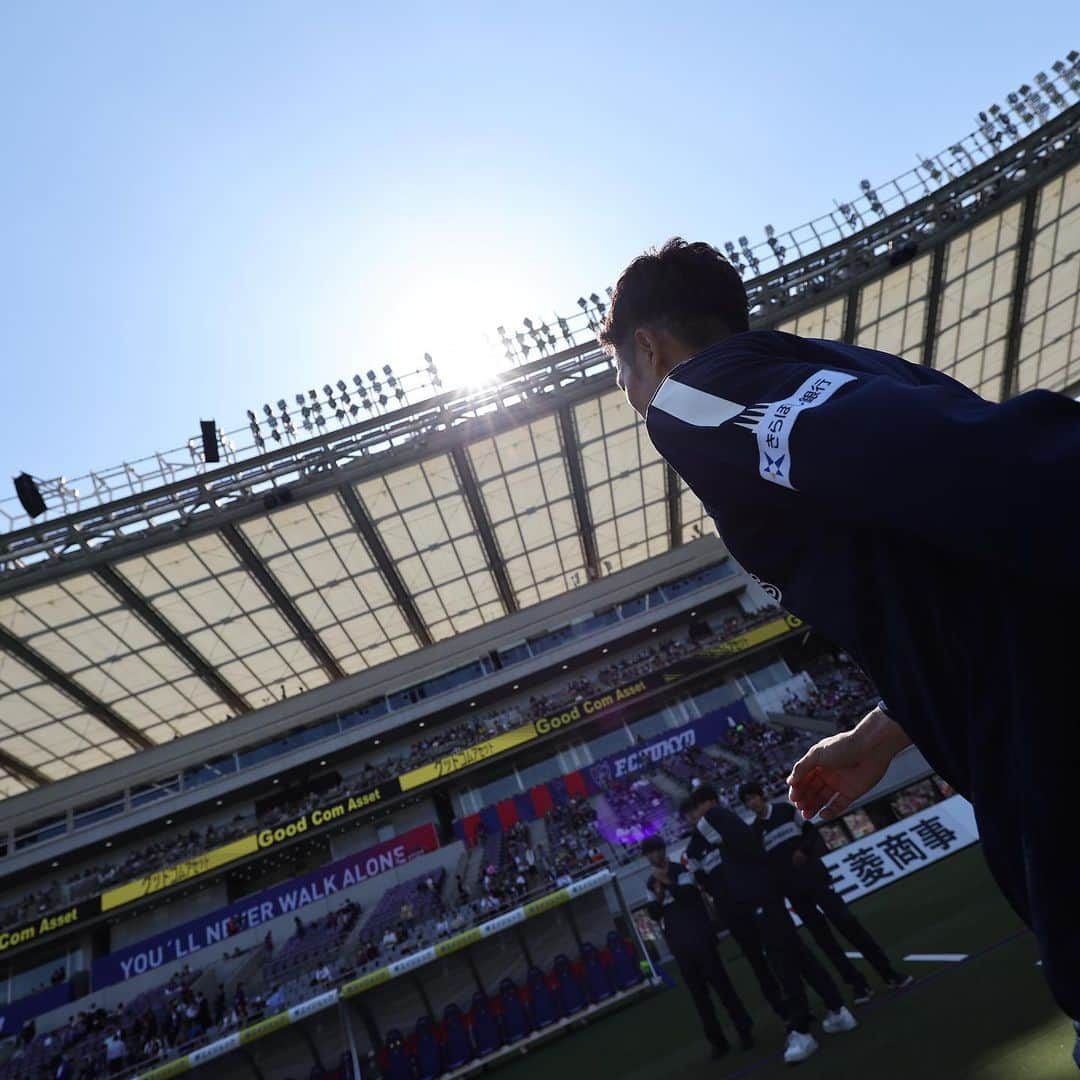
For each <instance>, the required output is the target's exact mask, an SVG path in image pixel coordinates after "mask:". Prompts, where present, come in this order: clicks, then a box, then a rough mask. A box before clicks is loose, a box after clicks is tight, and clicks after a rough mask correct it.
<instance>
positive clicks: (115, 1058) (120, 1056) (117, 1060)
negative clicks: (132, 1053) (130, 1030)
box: [105, 1030, 127, 1076]
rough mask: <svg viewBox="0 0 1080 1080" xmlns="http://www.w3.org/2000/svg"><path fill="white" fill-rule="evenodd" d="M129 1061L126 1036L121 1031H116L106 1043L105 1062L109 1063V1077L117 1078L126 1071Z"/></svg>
mask: <svg viewBox="0 0 1080 1080" xmlns="http://www.w3.org/2000/svg"><path fill="white" fill-rule="evenodd" d="M126 1059H127V1047H126V1046H125V1045H124V1036H123V1035H122V1034H121V1032H120V1031H119V1030H117V1031H114V1032H113V1033H112V1034H111V1035H110V1036H109V1038H108V1039H107V1040H106V1041H105V1060H106V1062H107V1063H108V1067H109V1075H110V1076H117V1075H119V1074H120V1073H122V1072H123V1071H124V1065H125V1061H126Z"/></svg>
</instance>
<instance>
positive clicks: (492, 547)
mask: <svg viewBox="0 0 1080 1080" xmlns="http://www.w3.org/2000/svg"><path fill="white" fill-rule="evenodd" d="M450 456H451V457H452V458H453V459H454V467H455V468H456V469H457V474H458V479H459V480H460V481H461V489H462V491H464V492H465V498H466V500H467V501H468V503H469V509H470V510H471V511H472V516H473V521H474V522H475V523H476V531H477V532H478V533H479V534H480V543H481V544H483V545H484V554H485V555H486V556H487V561H488V566H489V567H490V568H491V575H492V577H493V578H494V579H495V588H496V589H498V590H499V596H500V598H501V599H502V602H503V607H504V608H506V613H507V615H511V614H513V613H514V612H515V611H517V610H518V602H517V597H516V596H515V595H514V590H513V588H512V587H511V585H510V578H509V576H508V575H507V573H506V563H505V562H504V561H503V557H502V552H501V551H500V550H499V545H498V543H497V542H496V540H495V532H494V530H493V529H492V528H491V520H490V519H489V518H488V514H487V507H486V506H484V500H483V499H482V498H481V497H480V487H479V485H478V484H477V482H476V474H475V473H474V472H473V468H472V463H471V462H470V461H469V454H468V451H466V449H465V447H464V446H462V445H461V444H460V443H459V444H458V445H457V446H455V447H454V449H453V450H451V451H450Z"/></svg>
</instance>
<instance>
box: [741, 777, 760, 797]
mask: <svg viewBox="0 0 1080 1080" xmlns="http://www.w3.org/2000/svg"><path fill="white" fill-rule="evenodd" d="M747 795H760V796H761V797H762V798H763V799H764V798H765V789H764V788H763V787H762V786H761V785H760V784H759V783H758V782H757V781H756V780H747V781H746V783H745V784H740V785H739V802H746V796H747Z"/></svg>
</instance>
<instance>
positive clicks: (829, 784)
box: [788, 708, 911, 821]
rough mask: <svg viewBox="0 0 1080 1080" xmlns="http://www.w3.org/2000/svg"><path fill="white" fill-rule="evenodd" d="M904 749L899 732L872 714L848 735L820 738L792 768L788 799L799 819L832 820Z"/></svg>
mask: <svg viewBox="0 0 1080 1080" xmlns="http://www.w3.org/2000/svg"><path fill="white" fill-rule="evenodd" d="M910 745H911V739H909V738H908V737H907V735H906V734H905V733H904V730H903V728H901V727H900V725H899V724H898V723H897V722H896V721H895V720H893V719H892V717H890V716H887V715H886V714H885V713H884V712H883V711H882V710H881V709H880V708H877V709H874V710H873V712H871V713H870V714H869V715H867V716H866V717H864V718H863V719H862V720H861V721H859V723H858V725H857V726H856V727H855V728H854V729H853V730H851V731H845V732H842V733H840V734H839V735H830V736H829V737H828V738H826V739H822V740H821V742H819V743H817V744H816V745H814V746H812V747H811V748H810V749H809V750H808V751H807V752H806V753H805V754H804V755H803V756H802V757H801V758H800V759H799V760H798V761H797V762H796V763H795V767H794V768H793V769H792V770H791V775H790V776H789V777H788V797H789V798H790V799H791V801H792V802H793V803H794V804H795V805H796V806H797V807H798V809H799V812H800V813H801V814H802V815H803V816H804V817H808V818H812V817H814V816H816V815H817V814H819V813H820V814H821V816H822V818H823V819H824V820H826V821H827V820H830V819H831V818H835V817H838V816H839V815H840V814H842V813H843V812H844V811H845V810H846V809H847V808H848V807H849V806H850V805H851V804H852V803H853V802H854V801H855V800H856V799H859V798H861V797H862V796H863V795H865V794H866V793H867V792H868V791H869V790H870V789H871V788H872V787H873V786H874V785H875V784H876V783H878V781H879V780H880V779H881V778H882V777H883V776H884V775H885V772H886V770H887V769H888V768H889V764H890V762H891V761H892V759H893V758H894V757H896V755H897V754H898V753H900V751H901V750H903V749H905V748H906V747H908V746H910Z"/></svg>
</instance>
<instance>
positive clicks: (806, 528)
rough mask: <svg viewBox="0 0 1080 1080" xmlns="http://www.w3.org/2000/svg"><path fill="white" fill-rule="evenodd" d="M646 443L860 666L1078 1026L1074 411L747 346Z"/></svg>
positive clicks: (706, 362) (700, 379)
mask: <svg viewBox="0 0 1080 1080" xmlns="http://www.w3.org/2000/svg"><path fill="white" fill-rule="evenodd" d="M647 425H648V431H649V435H650V437H651V438H652V441H653V443H654V445H655V446H656V448H657V450H658V451H659V452H660V453H661V454H662V455H663V456H664V457H665V458H666V459H667V460H668V462H669V463H670V464H671V465H672V466H673V467H674V468H675V470H676V471H677V472H678V473H679V474H680V475H681V476H682V477H683V478H684V479H685V480H686V482H687V483H688V484H689V485H690V487H691V488H692V489H693V491H694V492H695V494H696V495H697V496H698V497H699V498H700V499H701V501H702V502H703V503H704V505H705V507H706V509H707V511H708V512H709V513H710V514H711V515H712V517H713V519H714V520H715V522H716V526H717V529H718V531H719V532H720V535H721V537H722V538H723V540H724V541H725V543H726V544H727V546H728V548H729V550H730V551H731V553H732V555H734V557H735V558H736V559H737V560H738V561H739V562H740V563H742V565H743V566H744V567H746V569H747V570H749V571H750V572H752V573H753V574H755V575H757V576H758V577H759V578H760V579H761V580H762V581H763V582H765V583H768V584H771V585H773V586H774V587H775V588H776V589H777V590H778V591H779V594H780V597H781V601H780V602H781V603H782V604H783V606H784V607H785V608H787V609H788V610H789V611H791V612H793V613H794V614H796V615H798V616H799V617H801V618H803V619H805V620H807V621H808V622H810V623H812V624H813V625H814V627H815V628H817V629H818V630H819V631H820V632H822V633H823V634H824V635H825V636H826V637H828V638H830V639H831V640H832V641H833V642H835V643H836V644H837V645H839V646H842V647H843V648H844V649H846V650H847V651H848V652H849V653H850V654H851V655H852V656H853V657H854V658H855V660H856V661H857V662H858V663H859V664H861V665H862V667H863V668H864V669H865V671H866V672H867V674H868V675H869V676H870V677H871V678H872V679H873V680H874V682H875V683H876V684H877V687H878V689H879V691H880V692H881V693H882V696H883V697H884V699H885V701H886V703H887V706H888V708H889V711H890V712H891V713H892V714H893V715H894V716H895V718H896V720H897V721H898V722H899V723H900V725H901V726H902V727H903V728H904V730H905V731H906V732H907V733H908V735H910V736H911V738H912V739H913V740H914V741H915V743H916V744H917V745H918V747H919V748H920V750H922V752H923V753H924V754H925V755H926V758H927V760H928V761H929V762H930V763H931V765H932V766H933V767H934V768H935V769H936V770H937V771H938V772H939V773H940V774H941V775H942V776H944V777H945V778H946V779H947V780H948V781H949V782H950V783H951V784H952V785H953V786H954V787H955V788H956V789H957V790H958V791H960V792H961V793H963V794H965V795H966V796H968V798H970V799H971V800H972V802H973V803H974V805H975V809H976V814H977V818H978V822H979V827H980V833H981V835H982V838H983V844H984V850H985V853H986V856H987V859H988V861H989V863H990V865H991V869H992V870H993V872H994V874H995V877H996V878H997V880H998V882H999V884H1000V885H1001V887H1002V889H1003V891H1005V893H1006V894H1007V896H1008V897H1009V899H1010V900H1011V901H1012V903H1013V904H1014V906H1015V907H1016V908H1017V910H1018V911H1019V912H1020V913H1021V915H1022V916H1023V917H1024V918H1025V919H1027V920H1028V922H1029V923H1030V924H1031V925H1032V926H1033V928H1034V929H1035V931H1036V933H1037V935H1038V937H1039V939H1040V943H1041V945H1042V948H1043V963H1044V969H1046V973H1047V975H1048V977H1049V978H1050V982H1051V986H1052V987H1053V989H1054V990H1055V993H1056V995H1057V997H1058V1000H1059V1002H1060V1003H1061V1004H1062V1006H1063V1008H1065V1009H1066V1011H1067V1012H1071V1014H1072V1015H1073V1016H1078V1015H1080V935H1078V933H1077V931H1076V929H1075V926H1076V920H1075V912H1074V911H1071V910H1070V908H1071V907H1072V901H1071V900H1070V897H1072V896H1074V895H1075V894H1074V892H1073V889H1072V888H1071V887H1068V888H1067V887H1066V885H1065V883H1066V881H1067V880H1068V876H1069V875H1070V874H1071V870H1069V869H1068V867H1069V862H1070V860H1069V859H1068V858H1067V857H1063V852H1064V850H1065V848H1063V847H1062V846H1061V843H1062V839H1063V838H1062V837H1060V836H1058V835H1057V830H1056V826H1055V822H1071V820H1072V819H1073V818H1074V816H1075V814H1074V811H1073V808H1072V807H1071V806H1070V804H1069V801H1068V799H1067V797H1066V796H1067V795H1068V793H1069V792H1070V791H1071V790H1072V787H1073V784H1072V782H1071V773H1072V772H1073V771H1074V769H1075V765H1076V763H1077V762H1078V761H1080V735H1078V731H1080V725H1078V724H1077V721H1076V720H1075V718H1074V716H1073V709H1072V698H1073V697H1074V695H1073V692H1072V681H1073V680H1072V668H1073V666H1074V665H1075V659H1074V658H1073V656H1072V653H1073V652H1074V649H1073V642H1074V640H1075V638H1076V633H1075V630H1073V626H1074V624H1075V621H1076V618H1077V611H1078V609H1080V558H1078V557H1077V556H1078V554H1080V549H1078V545H1077V540H1078V539H1080V530H1078V528H1077V526H1078V525H1080V502H1078V500H1077V498H1076V494H1077V487H1078V480H1080V404H1077V403H1076V402H1074V401H1072V400H1070V399H1068V398H1066V397H1063V396H1060V395H1057V394H1052V393H1049V392H1047V391H1032V392H1031V393H1027V394H1023V395H1021V396H1019V397H1016V398H1012V399H1010V400H1008V401H1006V402H1004V403H1002V404H994V403H991V402H987V401H985V400H983V399H982V398H980V397H979V396H978V395H976V394H975V393H973V392H972V391H971V390H969V389H967V388H966V387H964V386H963V385H961V384H960V383H958V382H955V381H954V380H952V379H950V378H949V377H948V376H946V375H944V374H942V373H940V372H937V371H933V370H930V369H927V368H922V367H917V366H915V365H913V364H909V363H907V362H905V361H904V360H901V359H899V358H898V357H895V356H890V355H888V354H886V353H880V352H875V351H872V350H869V349H862V348H858V347H856V346H851V345H843V344H840V343H838V342H831V341H818V340H809V339H805V338H798V337H795V336H793V335H790V334H783V333H779V332H775V331H751V332H749V333H743V334H737V335H734V336H733V337H730V338H728V339H726V340H725V341H723V342H721V343H719V344H717V345H714V346H712V347H710V348H709V349H706V350H705V351H703V352H702V353H700V354H698V355H697V356H695V357H693V358H692V359H690V360H688V361H687V362H686V363H684V364H682V365H680V366H679V367H678V368H676V369H675V371H674V372H672V374H671V375H670V376H669V377H668V378H667V380H666V381H665V382H664V383H663V384H662V385H661V387H660V388H659V390H658V391H657V393H656V395H655V397H654V398H653V401H652V404H651V405H650V407H649V410H648V417H647ZM1069 965H1071V968H1072V972H1071V973H1068V972H1067V971H1066V968H1067V967H1069Z"/></svg>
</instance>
